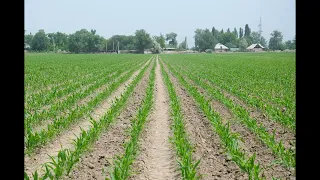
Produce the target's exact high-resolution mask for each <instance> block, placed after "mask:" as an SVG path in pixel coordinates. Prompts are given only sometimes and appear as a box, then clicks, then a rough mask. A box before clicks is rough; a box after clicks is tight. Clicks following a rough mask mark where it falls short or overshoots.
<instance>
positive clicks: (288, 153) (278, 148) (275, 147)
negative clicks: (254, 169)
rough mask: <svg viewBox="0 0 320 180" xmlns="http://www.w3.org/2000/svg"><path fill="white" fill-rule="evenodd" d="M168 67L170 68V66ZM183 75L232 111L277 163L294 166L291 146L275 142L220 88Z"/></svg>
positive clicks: (272, 137)
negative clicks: (267, 149) (274, 157)
mask: <svg viewBox="0 0 320 180" xmlns="http://www.w3.org/2000/svg"><path fill="white" fill-rule="evenodd" d="M168 67H169V68H170V65H168ZM170 69H171V70H172V68H170ZM173 71H175V70H173ZM179 72H180V73H181V72H182V71H181V70H180V71H179ZM185 75H186V76H187V77H188V78H189V79H191V80H192V81H193V82H195V83H196V84H197V85H198V86H200V87H201V88H203V89H205V90H207V91H208V92H209V93H210V95H211V96H212V97H213V98H215V99H217V100H218V101H219V102H221V103H222V104H224V105H225V106H226V107H228V108H229V109H230V110H231V111H232V113H233V114H234V115H236V116H237V117H238V118H239V120H240V121H241V123H243V124H244V125H245V126H246V127H247V128H248V129H249V130H250V131H251V132H253V133H254V134H256V135H257V136H258V138H259V139H260V140H261V141H262V142H263V143H264V144H265V145H267V146H268V148H270V149H271V150H272V152H273V154H275V155H276V156H277V157H278V158H280V159H281V161H278V162H279V163H282V164H284V165H285V166H286V167H295V166H296V161H295V157H296V156H295V151H294V150H293V149H291V148H289V149H288V150H287V149H285V147H284V146H283V143H282V142H281V141H280V142H277V141H276V139H275V135H274V134H270V133H268V131H267V129H266V128H265V127H263V125H262V124H260V123H258V122H257V121H256V120H255V119H253V118H251V117H250V115H249V112H248V111H246V110H245V108H243V107H242V106H241V105H239V104H237V103H234V102H233V101H232V100H231V99H229V98H227V97H225V96H224V95H223V93H222V92H221V91H220V90H218V89H216V88H212V86H210V85H209V84H207V83H205V82H204V81H203V79H202V78H201V77H195V76H192V75H191V74H188V73H186V74H185Z"/></svg>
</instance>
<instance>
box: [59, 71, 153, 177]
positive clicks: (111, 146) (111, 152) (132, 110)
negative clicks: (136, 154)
mask: <svg viewBox="0 0 320 180" xmlns="http://www.w3.org/2000/svg"><path fill="white" fill-rule="evenodd" d="M151 68H152V66H149V68H148V70H147V72H146V73H145V75H144V76H143V78H142V80H141V81H140V82H139V83H138V84H137V87H136V88H135V89H134V91H133V94H132V96H130V97H129V99H128V103H127V105H126V107H125V108H124V109H123V111H121V113H120V115H119V117H118V118H117V120H116V121H115V123H114V124H111V125H110V127H108V129H109V130H108V131H107V132H105V133H102V134H101V136H100V137H99V139H98V140H97V141H96V142H95V144H94V146H93V147H92V151H90V152H89V153H88V154H85V155H83V156H82V158H81V160H80V161H79V163H78V165H76V167H74V168H73V170H72V171H71V173H70V175H69V177H64V178H63V179H87V180H91V179H92V180H93V179H101V180H102V179H105V175H104V174H103V171H104V172H105V174H106V175H107V177H108V178H110V177H109V176H108V174H109V173H108V168H109V167H110V166H112V165H113V158H114V157H115V155H117V154H122V153H123V151H124V148H123V143H124V142H126V141H127V140H129V139H130V138H129V137H128V136H129V134H128V133H127V129H128V128H130V127H131V124H132V123H131V121H132V119H134V117H135V116H136V114H137V110H138V107H139V106H140V105H141V103H142V100H143V99H144V96H145V92H146V89H147V86H148V81H149V74H150V70H151Z"/></svg>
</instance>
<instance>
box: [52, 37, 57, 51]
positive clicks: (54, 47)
mask: <svg viewBox="0 0 320 180" xmlns="http://www.w3.org/2000/svg"><path fill="white" fill-rule="evenodd" d="M52 45H53V52H56V45H55V44H54V38H53V37H52Z"/></svg>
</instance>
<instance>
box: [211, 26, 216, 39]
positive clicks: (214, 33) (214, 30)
mask: <svg viewBox="0 0 320 180" xmlns="http://www.w3.org/2000/svg"><path fill="white" fill-rule="evenodd" d="M211 33H212V36H213V37H216V35H217V34H216V28H214V27H212V30H211Z"/></svg>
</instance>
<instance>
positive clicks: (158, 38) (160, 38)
mask: <svg viewBox="0 0 320 180" xmlns="http://www.w3.org/2000/svg"><path fill="white" fill-rule="evenodd" d="M154 37H155V39H156V41H157V42H158V43H159V44H160V47H161V48H162V49H164V48H165V47H166V39H165V38H164V36H163V35H162V34H160V36H154Z"/></svg>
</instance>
